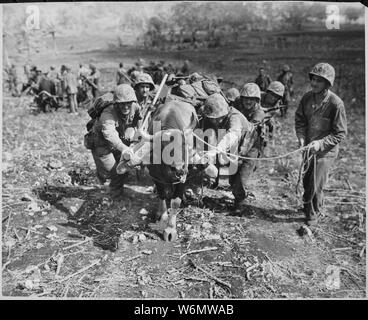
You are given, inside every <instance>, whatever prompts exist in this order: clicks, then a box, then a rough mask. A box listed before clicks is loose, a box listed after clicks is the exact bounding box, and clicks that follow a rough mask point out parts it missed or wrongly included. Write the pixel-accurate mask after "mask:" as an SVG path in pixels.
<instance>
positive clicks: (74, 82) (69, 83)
mask: <svg viewBox="0 0 368 320" xmlns="http://www.w3.org/2000/svg"><path fill="white" fill-rule="evenodd" d="M65 90H66V93H67V95H68V101H69V107H70V113H72V114H78V113H77V109H78V102H77V92H78V79H77V74H76V73H75V72H74V71H73V70H72V68H71V67H70V66H66V74H65Z"/></svg>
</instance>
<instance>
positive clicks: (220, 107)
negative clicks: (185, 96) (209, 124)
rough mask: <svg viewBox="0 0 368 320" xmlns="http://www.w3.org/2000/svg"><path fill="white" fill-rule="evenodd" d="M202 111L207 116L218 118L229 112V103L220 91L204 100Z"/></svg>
mask: <svg viewBox="0 0 368 320" xmlns="http://www.w3.org/2000/svg"><path fill="white" fill-rule="evenodd" d="M202 113H203V115H204V116H205V117H207V118H220V117H223V116H226V115H227V114H228V113H229V105H228V103H227V102H226V100H225V98H224V97H223V96H222V95H221V94H220V93H214V94H212V95H210V96H209V97H208V98H207V100H206V101H205V103H204V106H203V108H202Z"/></svg>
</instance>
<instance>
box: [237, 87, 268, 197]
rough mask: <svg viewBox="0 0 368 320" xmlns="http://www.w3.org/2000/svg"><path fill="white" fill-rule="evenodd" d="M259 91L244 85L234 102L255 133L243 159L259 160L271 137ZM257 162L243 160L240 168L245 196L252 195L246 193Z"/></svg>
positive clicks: (257, 88) (256, 88)
mask: <svg viewBox="0 0 368 320" xmlns="http://www.w3.org/2000/svg"><path fill="white" fill-rule="evenodd" d="M260 102H261V90H260V88H259V87H258V85H257V84H255V83H246V84H245V85H244V86H243V88H242V89H241V91H240V97H238V98H237V99H236V100H235V103H234V106H235V108H236V109H238V110H239V111H240V112H241V113H242V114H243V115H244V116H245V117H246V118H247V120H248V121H249V122H250V123H252V124H254V126H255V129H254V130H255V132H254V135H253V137H252V139H251V142H250V143H251V146H250V150H249V151H248V152H247V153H246V155H245V157H248V158H259V157H262V156H263V155H264V148H265V147H266V145H267V142H268V141H269V140H270V138H271V135H272V128H273V125H272V122H271V117H270V116H267V115H266V113H265V112H264V111H263V110H262V107H261V104H260ZM256 164H257V162H256V161H255V160H251V159H244V160H243V166H242V174H241V177H240V179H241V182H242V186H243V188H244V189H245V190H247V196H253V197H254V195H253V194H252V193H251V192H249V191H248V185H249V180H250V176H251V174H252V173H253V172H254V171H255V170H256Z"/></svg>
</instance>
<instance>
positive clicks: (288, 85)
mask: <svg viewBox="0 0 368 320" xmlns="http://www.w3.org/2000/svg"><path fill="white" fill-rule="evenodd" d="M277 81H279V82H281V83H282V84H283V85H284V87H285V91H284V95H283V97H282V104H283V105H284V106H285V108H282V109H280V112H281V115H282V116H284V115H286V113H287V109H288V107H289V104H290V101H291V97H292V95H293V93H294V90H293V74H292V73H291V69H290V66H289V65H287V64H285V65H284V66H283V67H282V71H281V74H280V75H279V76H278V77H277Z"/></svg>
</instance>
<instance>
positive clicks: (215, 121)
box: [201, 93, 253, 210]
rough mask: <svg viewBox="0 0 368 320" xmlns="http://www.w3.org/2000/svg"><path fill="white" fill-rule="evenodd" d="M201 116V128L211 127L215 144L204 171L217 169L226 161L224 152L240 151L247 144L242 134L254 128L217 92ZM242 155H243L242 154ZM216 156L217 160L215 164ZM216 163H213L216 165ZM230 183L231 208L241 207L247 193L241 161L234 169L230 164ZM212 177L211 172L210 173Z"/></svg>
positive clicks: (209, 153) (207, 101)
mask: <svg viewBox="0 0 368 320" xmlns="http://www.w3.org/2000/svg"><path fill="white" fill-rule="evenodd" d="M201 113H202V115H203V119H202V120H201V121H202V124H201V125H202V128H203V129H204V130H205V131H206V130H211V129H212V130H214V134H215V135H216V137H217V141H218V143H217V144H216V149H214V148H213V149H211V150H210V151H209V152H208V153H206V156H205V159H206V161H207V162H208V163H209V166H208V167H207V168H206V171H205V173H207V172H211V174H213V173H214V172H218V169H217V170H216V167H217V168H218V167H219V166H221V165H224V164H226V163H227V162H229V159H228V157H227V155H226V154H225V153H226V152H230V153H235V154H236V153H238V152H241V150H242V148H243V147H246V146H245V144H246V143H247V142H246V141H247V140H246V139H245V136H246V135H247V134H250V132H251V131H252V130H253V126H252V124H250V123H249V121H248V120H247V119H246V118H245V117H244V115H242V114H241V113H240V111H238V110H237V109H235V108H232V107H230V106H229V104H228V103H227V102H226V100H225V98H224V97H223V96H222V95H221V94H220V93H214V94H212V95H210V96H209V97H208V98H207V100H206V101H205V103H204V105H203V107H202V108H201ZM243 155H244V154H243ZM216 157H217V159H218V163H216ZM215 163H216V166H215ZM228 174H229V183H230V185H231V188H232V192H233V195H234V198H235V202H234V208H233V209H234V210H240V208H241V206H242V204H243V201H244V200H245V198H246V196H247V191H246V180H247V177H246V170H245V165H244V162H242V161H240V164H238V162H236V167H235V170H234V171H232V169H230V167H229V172H228ZM212 178H213V175H212Z"/></svg>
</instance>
